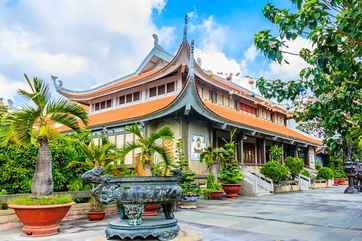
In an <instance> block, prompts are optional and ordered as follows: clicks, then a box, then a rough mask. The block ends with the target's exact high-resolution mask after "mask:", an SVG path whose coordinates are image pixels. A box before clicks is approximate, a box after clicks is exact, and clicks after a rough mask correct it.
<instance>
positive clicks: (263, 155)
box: [262, 139, 266, 164]
mask: <svg viewBox="0 0 362 241" xmlns="http://www.w3.org/2000/svg"><path fill="white" fill-rule="evenodd" d="M265 162H266V148H265V139H263V141H262V163H263V164H265Z"/></svg>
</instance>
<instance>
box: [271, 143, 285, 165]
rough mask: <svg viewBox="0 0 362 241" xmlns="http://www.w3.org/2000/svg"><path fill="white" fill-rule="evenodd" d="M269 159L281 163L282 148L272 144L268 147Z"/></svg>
mask: <svg viewBox="0 0 362 241" xmlns="http://www.w3.org/2000/svg"><path fill="white" fill-rule="evenodd" d="M270 160H271V161H276V162H279V163H281V162H282V160H283V148H282V147H281V146H278V145H273V146H272V147H271V148H270Z"/></svg>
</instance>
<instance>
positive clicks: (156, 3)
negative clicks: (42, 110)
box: [0, 0, 175, 97]
mask: <svg viewBox="0 0 362 241" xmlns="http://www.w3.org/2000/svg"><path fill="white" fill-rule="evenodd" d="M165 4H166V2H165V0H138V1H134V0H122V1H119V0H107V1H106V2H105V1H101V0H89V1H87V3H86V4H85V3H84V2H83V1H74V0H63V1H56V0H49V1H42V0H32V1H18V2H17V3H16V4H15V5H12V6H8V5H6V4H5V3H4V2H0V12H1V15H0V39H1V41H0V56H2V57H1V58H0V72H1V73H3V75H2V81H3V82H4V81H6V82H13V81H12V80H11V79H21V76H22V74H23V73H29V75H37V76H39V77H42V78H49V76H50V75H51V74H55V75H58V76H59V77H60V78H61V79H62V80H63V81H64V85H65V86H66V87H70V88H77V89H87V88H89V87H90V86H92V85H95V84H102V83H104V82H108V81H110V80H112V79H114V78H118V77H120V76H121V75H124V74H127V73H129V72H131V71H133V70H134V69H136V67H137V65H138V64H140V62H141V61H142V58H143V57H144V56H146V54H147V51H149V50H150V49H151V48H152V45H153V39H152V33H158V34H159V35H160V36H159V38H160V43H161V44H162V45H164V46H165V47H168V46H169V45H170V44H171V43H172V41H173V39H174V37H173V36H174V31H175V29H174V28H173V27H170V26H162V27H157V26H156V25H155V24H154V22H153V20H152V14H153V12H154V11H156V13H160V12H161V11H162V9H163V8H164V6H165ZM14 16H18V17H14ZM6 82H5V83H6ZM15 83H16V82H14V83H7V86H9V87H8V88H13V87H12V86H16V85H17V84H15ZM12 93H14V92H12ZM0 94H1V95H4V91H1V92H0ZM7 96H8V95H7ZM0 97H1V96H0Z"/></svg>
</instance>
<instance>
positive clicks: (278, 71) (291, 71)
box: [265, 37, 312, 80]
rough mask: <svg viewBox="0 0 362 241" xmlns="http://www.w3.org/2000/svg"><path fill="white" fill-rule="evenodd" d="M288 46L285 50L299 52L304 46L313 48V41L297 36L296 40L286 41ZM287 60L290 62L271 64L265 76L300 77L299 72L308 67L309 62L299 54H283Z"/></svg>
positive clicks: (289, 78) (287, 78) (288, 78)
mask: <svg viewBox="0 0 362 241" xmlns="http://www.w3.org/2000/svg"><path fill="white" fill-rule="evenodd" d="M285 44H286V45H287V46H288V48H284V49H283V51H288V52H290V53H299V51H300V50H301V49H302V48H308V49H312V43H311V42H310V41H309V40H307V39H304V38H301V37H297V38H296V39H295V40H294V41H287V42H286V43H285ZM283 57H284V58H285V60H287V61H288V63H289V64H288V63H284V62H283V63H282V64H279V63H277V62H273V63H271V64H270V65H269V69H268V71H267V72H266V73H265V76H267V77H270V78H280V79H285V80H292V79H298V78H299V72H300V71H301V70H302V69H303V68H305V67H307V63H306V62H305V61H304V60H303V59H302V58H301V57H299V56H296V55H290V54H286V53H285V54H283Z"/></svg>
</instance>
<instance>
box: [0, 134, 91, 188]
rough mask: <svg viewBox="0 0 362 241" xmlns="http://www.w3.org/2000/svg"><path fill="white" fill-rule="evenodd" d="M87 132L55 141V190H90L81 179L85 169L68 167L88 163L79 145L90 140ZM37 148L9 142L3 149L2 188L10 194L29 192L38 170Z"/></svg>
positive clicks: (0, 154)
mask: <svg viewBox="0 0 362 241" xmlns="http://www.w3.org/2000/svg"><path fill="white" fill-rule="evenodd" d="M88 138H89V135H88V133H80V134H79V133H74V134H71V135H67V136H65V135H59V136H57V137H56V138H55V139H52V140H51V141H50V143H49V147H50V150H51V153H52V159H53V162H52V165H53V166H52V168H53V181H54V191H57V192H60V191H68V190H72V191H80V190H87V189H89V185H87V184H84V183H83V182H82V181H81V180H80V175H81V174H82V173H84V172H85V171H87V169H85V168H79V169H76V168H65V167H66V166H67V164H68V163H69V162H70V161H72V160H79V161H83V160H85V155H84V153H83V152H82V151H81V149H80V147H79V142H84V141H87V140H88ZM36 156H37V147H36V146H35V145H32V144H27V145H22V146H21V147H19V146H18V145H16V144H12V143H9V144H8V145H6V146H1V147H0V177H1V178H0V187H1V189H3V190H5V191H6V192H7V193H9V194H13V193H29V192H30V191H31V180H32V177H33V174H34V169H35V160H36Z"/></svg>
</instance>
